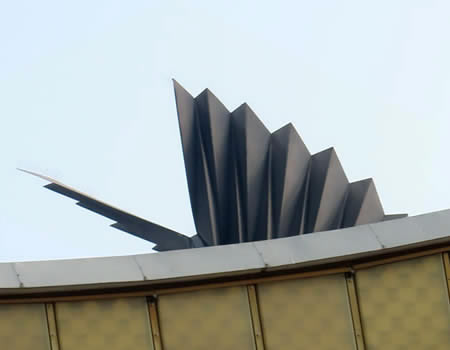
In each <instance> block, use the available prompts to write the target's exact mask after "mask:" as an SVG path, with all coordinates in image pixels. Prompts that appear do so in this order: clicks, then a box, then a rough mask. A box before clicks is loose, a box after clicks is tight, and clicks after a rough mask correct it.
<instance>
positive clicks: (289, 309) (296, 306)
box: [258, 274, 356, 350]
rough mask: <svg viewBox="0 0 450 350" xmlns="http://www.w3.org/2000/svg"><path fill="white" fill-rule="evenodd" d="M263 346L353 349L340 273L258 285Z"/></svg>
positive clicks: (275, 348)
mask: <svg viewBox="0 0 450 350" xmlns="http://www.w3.org/2000/svg"><path fill="white" fill-rule="evenodd" d="M258 296H259V311H260V315H261V321H262V328H263V335H264V344H265V348H266V349H267V350H279V349H283V350H290V349H293V350H294V349H295V350H297V349H317V350H336V349H340V350H347V349H356V345H355V336H354V333H353V326H352V318H351V311H350V307H349V303H348V296H347V286H346V281H345V277H344V276H343V275H342V274H339V275H331V276H324V277H314V278H305V279H298V280H291V281H283V282H271V283H261V284H259V285H258Z"/></svg>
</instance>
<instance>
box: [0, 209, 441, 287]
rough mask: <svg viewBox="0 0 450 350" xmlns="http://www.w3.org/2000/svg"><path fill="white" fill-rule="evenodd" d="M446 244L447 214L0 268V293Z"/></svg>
mask: <svg viewBox="0 0 450 350" xmlns="http://www.w3.org/2000/svg"><path fill="white" fill-rule="evenodd" d="M449 243H450V209H448V210H443V211H438V212H433V213H429V214H424V215H418V216H413V217H408V218H401V219H395V220H391V221H385V222H379V223H374V224H368V225H361V226H356V227H351V228H346V229H340V230H333V231H324V232H318V233H315V234H312V235H300V236H293V237H287V238H279V239H272V240H264V241H257V242H249V243H240V244H230V245H222V246H212V247H205V248H199V249H184V250H176V251H168V252H161V253H157V254H154V253H150V254H143V255H130V256H118V257H102V258H87V259H72V260H54V261H35V262H13V263H0V295H9V294H21V293H30V292H33V291H36V290H39V289H41V290H42V289H45V290H51V291H70V290H72V291H79V290H81V289H83V288H85V289H94V290H95V289H105V288H112V287H118V286H127V285H135V286H136V285H152V284H157V283H161V282H168V281H170V282H180V281H195V280H199V279H210V278H215V277H223V276H238V275H249V274H258V273H265V272H273V271H280V270H285V271H288V270H295V269H299V268H304V267H319V266H322V265H325V264H337V263H342V262H345V261H352V260H355V259H361V258H364V257H376V256H382V255H386V254H391V253H402V252H406V251H409V250H411V249H418V248H425V247H431V246H436V245H444V244H449Z"/></svg>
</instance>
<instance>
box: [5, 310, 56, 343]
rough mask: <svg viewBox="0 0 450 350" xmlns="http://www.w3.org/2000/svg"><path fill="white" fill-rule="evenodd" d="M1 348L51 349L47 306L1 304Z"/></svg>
mask: <svg viewBox="0 0 450 350" xmlns="http://www.w3.org/2000/svg"><path fill="white" fill-rule="evenodd" d="M0 349H5V350H6V349H8V350H10V349H11V350H49V349H50V340H49V337H48V328H47V316H46V314H45V306H44V305H43V304H26V305H23V304H22V305H21V304H15V305H0Z"/></svg>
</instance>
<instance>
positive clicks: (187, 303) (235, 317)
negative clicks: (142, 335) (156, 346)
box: [158, 287, 255, 350]
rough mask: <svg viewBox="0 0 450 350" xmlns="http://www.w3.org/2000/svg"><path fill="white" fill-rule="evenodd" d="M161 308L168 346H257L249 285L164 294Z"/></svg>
mask: <svg viewBox="0 0 450 350" xmlns="http://www.w3.org/2000/svg"><path fill="white" fill-rule="evenodd" d="M158 311H159V323H160V331H161V338H162V343H163V348H164V350H180V349H183V350H211V349H213V350H230V349H240V350H241V349H242V350H246V349H248V350H250V349H254V348H255V344H254V337H253V333H252V322H251V315H250V310H249V304H248V295H247V289H246V288H245V287H231V288H217V289H208V290H202V291H196V292H190V293H180V294H170V295H161V296H160V297H159V299H158Z"/></svg>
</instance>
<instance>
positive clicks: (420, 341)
mask: <svg viewBox="0 0 450 350" xmlns="http://www.w3.org/2000/svg"><path fill="white" fill-rule="evenodd" d="M356 285H357V290H358V295H359V305H360V311H361V318H362V325H363V329H364V337H365V342H366V347H367V349H368V350H378V349H383V350H389V349H392V350H394V349H395V350H398V349H407V350H415V349H417V350H423V349H433V350H440V349H442V350H448V349H450V310H449V301H448V297H447V290H446V281H445V276H444V271H443V264H442V258H441V255H440V254H437V255H432V256H428V257H423V258H417V259H411V260H407V261H402V262H397V263H393V264H387V265H380V266H377V267H373V268H370V269H367V270H358V271H357V272H356Z"/></svg>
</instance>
